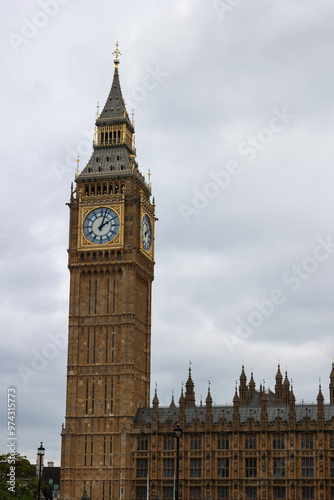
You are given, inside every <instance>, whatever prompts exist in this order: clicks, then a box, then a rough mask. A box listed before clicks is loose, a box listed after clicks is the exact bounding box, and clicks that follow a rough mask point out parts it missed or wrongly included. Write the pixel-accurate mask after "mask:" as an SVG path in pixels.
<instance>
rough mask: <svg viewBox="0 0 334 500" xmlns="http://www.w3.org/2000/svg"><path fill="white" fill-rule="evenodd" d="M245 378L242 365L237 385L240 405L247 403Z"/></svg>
mask: <svg viewBox="0 0 334 500" xmlns="http://www.w3.org/2000/svg"><path fill="white" fill-rule="evenodd" d="M247 392H248V388H247V377H246V374H245V368H244V365H242V368H241V375H240V384H239V396H240V403H241V404H242V405H243V404H246V403H247Z"/></svg>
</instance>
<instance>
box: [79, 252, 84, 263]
mask: <svg viewBox="0 0 334 500" xmlns="http://www.w3.org/2000/svg"><path fill="white" fill-rule="evenodd" d="M80 260H81V262H85V254H84V253H82V254H81V255H80Z"/></svg>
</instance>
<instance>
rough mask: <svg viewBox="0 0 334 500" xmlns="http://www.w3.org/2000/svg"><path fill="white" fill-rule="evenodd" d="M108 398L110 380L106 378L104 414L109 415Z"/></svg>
mask: <svg viewBox="0 0 334 500" xmlns="http://www.w3.org/2000/svg"><path fill="white" fill-rule="evenodd" d="M107 397H108V379H107V377H106V379H105V383H104V413H107Z"/></svg>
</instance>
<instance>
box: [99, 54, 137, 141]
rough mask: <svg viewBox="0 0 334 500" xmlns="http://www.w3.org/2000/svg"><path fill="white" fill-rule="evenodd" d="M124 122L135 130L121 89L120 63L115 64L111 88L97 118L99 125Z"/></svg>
mask: <svg viewBox="0 0 334 500" xmlns="http://www.w3.org/2000/svg"><path fill="white" fill-rule="evenodd" d="M108 122H113V123H124V122H126V123H127V124H128V125H129V127H130V129H131V130H132V131H133V125H132V123H131V121H130V119H129V116H128V113H127V111H126V107H125V103H124V99H123V96H122V91H121V84H120V81H119V75H118V65H117V64H116V65H115V72H114V78H113V82H112V85H111V89H110V92H109V95H108V98H107V100H106V103H105V105H104V108H103V110H102V112H101V114H100V116H99V117H98V119H97V120H96V124H97V125H103V124H104V123H108Z"/></svg>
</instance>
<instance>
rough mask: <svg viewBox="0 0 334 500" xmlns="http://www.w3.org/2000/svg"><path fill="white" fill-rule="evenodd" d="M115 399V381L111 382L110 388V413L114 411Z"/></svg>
mask: <svg viewBox="0 0 334 500" xmlns="http://www.w3.org/2000/svg"><path fill="white" fill-rule="evenodd" d="M113 399H114V383H113V382H111V390H110V413H113Z"/></svg>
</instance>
